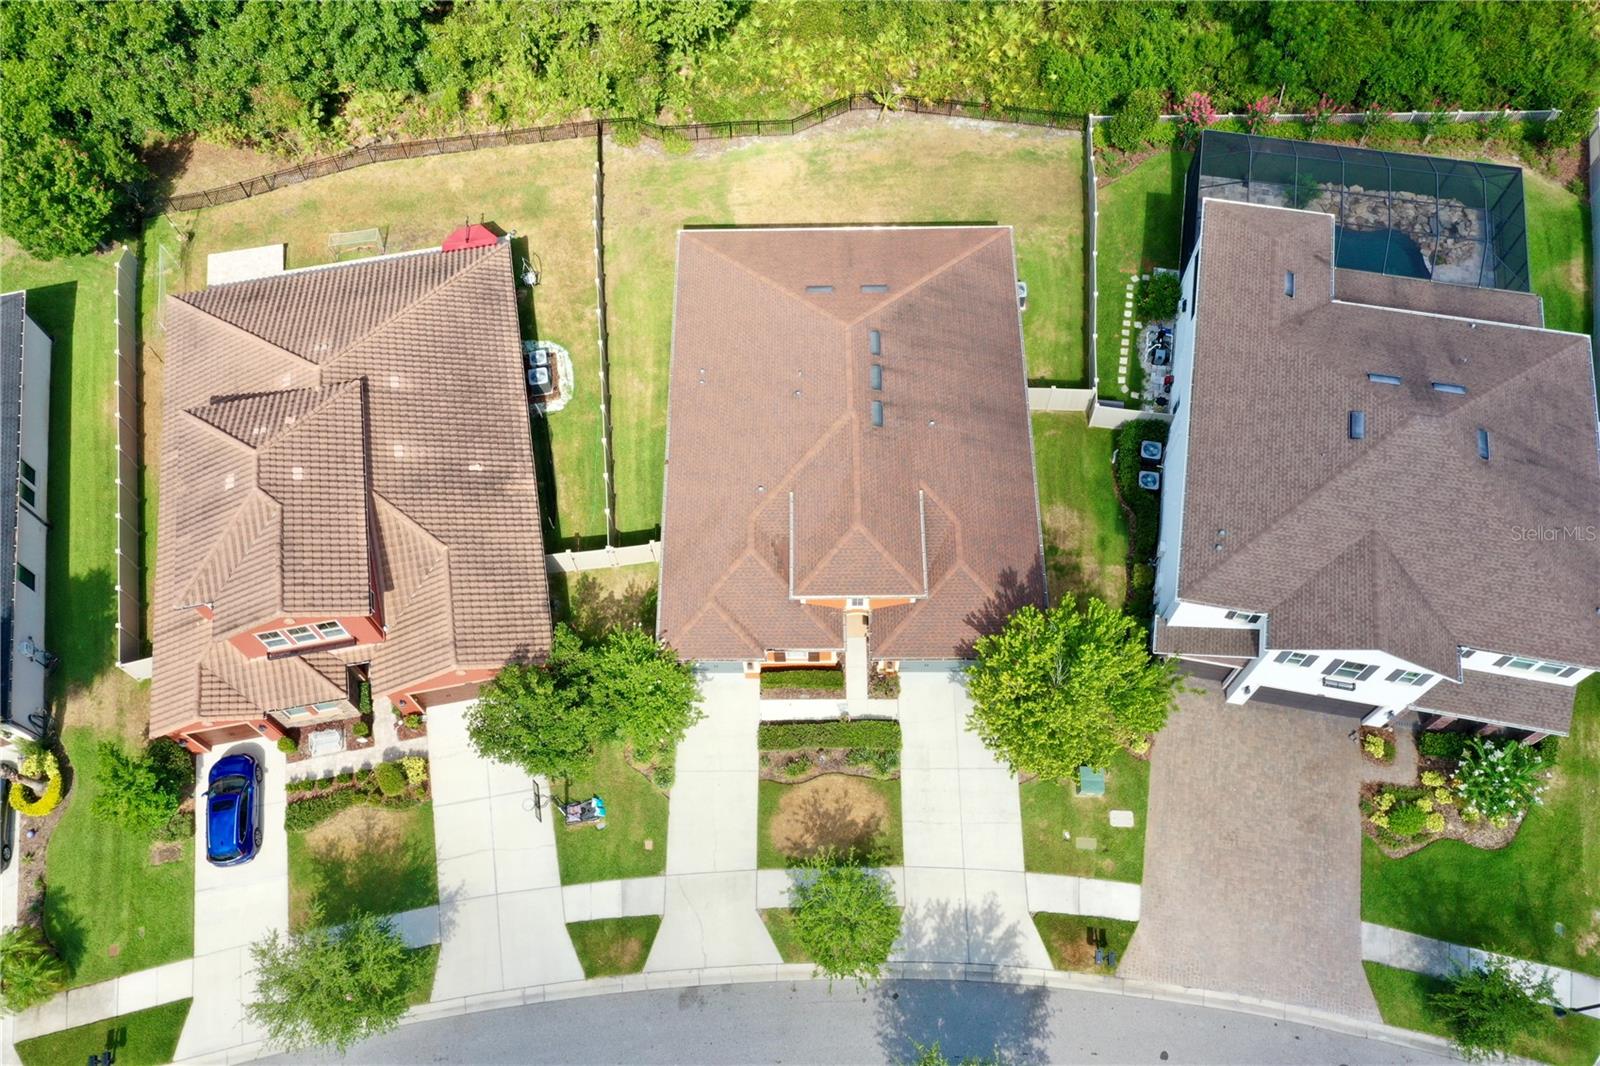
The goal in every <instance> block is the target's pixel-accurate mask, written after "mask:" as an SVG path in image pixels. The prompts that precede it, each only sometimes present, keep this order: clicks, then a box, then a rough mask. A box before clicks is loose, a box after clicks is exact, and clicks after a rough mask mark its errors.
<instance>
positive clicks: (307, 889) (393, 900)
mask: <svg viewBox="0 0 1600 1066" xmlns="http://www.w3.org/2000/svg"><path fill="white" fill-rule="evenodd" d="M438 902H439V878H438V872H437V858H436V856H435V853H434V847H433V804H431V803H420V804H418V805H417V806H415V807H408V808H405V809H404V810H390V809H387V808H380V807H375V806H371V805H369V804H360V803H358V804H356V805H355V806H353V807H348V808H346V809H345V810H342V811H340V812H339V813H338V814H335V815H333V816H332V817H331V818H328V819H327V820H325V821H323V822H320V823H319V824H317V825H316V826H315V827H313V828H312V829H310V830H307V831H305V832H298V833H290V834H289V928H290V929H291V930H293V931H295V932H299V931H300V930H302V929H305V928H307V927H309V926H310V925H312V924H313V922H312V917H313V915H314V913H316V912H317V911H318V910H320V912H321V923H320V924H325V925H342V924H343V923H345V922H348V921H350V920H351V919H352V918H354V917H356V915H358V914H363V913H370V914H399V913H400V912H401V911H409V910H415V909H416V908H418V907H428V906H431V905H433V904H435V903H438Z"/></svg>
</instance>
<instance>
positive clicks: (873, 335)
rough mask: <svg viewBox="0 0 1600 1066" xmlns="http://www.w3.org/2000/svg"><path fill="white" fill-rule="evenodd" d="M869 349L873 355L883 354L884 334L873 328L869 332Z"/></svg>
mask: <svg viewBox="0 0 1600 1066" xmlns="http://www.w3.org/2000/svg"><path fill="white" fill-rule="evenodd" d="M867 351H869V352H871V353H872V354H873V355H882V354H883V334H882V333H879V332H878V331H877V330H872V331H871V332H869V333H868V334H867Z"/></svg>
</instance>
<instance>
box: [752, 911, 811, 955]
mask: <svg viewBox="0 0 1600 1066" xmlns="http://www.w3.org/2000/svg"><path fill="white" fill-rule="evenodd" d="M761 921H762V922H763V923H765V925H766V927H767V935H768V936H770V937H772V943H773V946H774V947H776V948H777V949H778V955H779V956H780V957H782V959H783V961H784V962H811V961H812V959H811V953H810V952H809V951H807V950H806V949H805V946H804V945H802V944H801V943H800V936H799V934H798V933H797V932H795V928H794V911H792V910H790V909H789V908H788V907H774V908H772V909H770V910H764V911H762V912H761Z"/></svg>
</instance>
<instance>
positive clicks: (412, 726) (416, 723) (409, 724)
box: [400, 711, 422, 733]
mask: <svg viewBox="0 0 1600 1066" xmlns="http://www.w3.org/2000/svg"><path fill="white" fill-rule="evenodd" d="M400 723H401V724H402V725H404V726H405V727H406V728H407V729H409V730H411V731H412V732H413V733H416V732H418V731H420V730H421V729H422V715H420V714H417V713H416V712H415V711H413V712H411V713H410V714H408V715H406V716H405V717H403V718H401V719H400Z"/></svg>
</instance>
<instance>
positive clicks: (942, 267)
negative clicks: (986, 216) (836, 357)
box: [845, 226, 1007, 326]
mask: <svg viewBox="0 0 1600 1066" xmlns="http://www.w3.org/2000/svg"><path fill="white" fill-rule="evenodd" d="M929 228H932V229H943V228H944V227H942V226H934V227H929ZM993 228H994V232H993V233H991V234H989V236H988V238H987V239H986V240H983V241H980V242H979V243H977V244H975V245H973V246H972V247H971V248H967V249H965V250H964V251H962V252H959V253H957V254H956V255H953V256H951V257H950V258H949V259H947V260H945V261H944V262H943V263H941V264H939V265H938V266H937V267H935V268H934V269H932V270H930V271H928V272H927V273H926V274H924V275H922V277H920V278H918V279H917V280H916V281H913V282H912V283H911V284H910V285H907V286H906V287H905V288H903V289H901V290H900V291H899V292H897V293H894V294H893V295H892V296H890V297H889V298H888V299H887V300H885V301H883V302H882V303H880V304H877V305H876V306H874V307H873V308H872V309H871V310H870V311H863V312H861V313H860V314H859V315H857V316H856V317H855V318H852V319H851V320H850V321H849V322H847V323H845V324H846V325H847V326H854V325H855V324H856V323H858V322H860V321H861V320H862V319H864V318H866V317H867V316H868V315H873V314H880V313H882V312H883V311H885V310H886V309H888V308H890V307H893V306H894V305H895V304H897V303H899V302H900V301H901V300H903V299H905V298H906V297H907V296H910V295H911V294H912V293H914V292H916V291H917V290H918V289H920V288H922V286H924V285H926V284H927V283H928V282H930V281H932V280H933V279H934V278H936V277H938V276H939V275H940V274H943V273H944V272H945V271H947V270H949V269H950V268H951V267H953V266H955V265H956V264H957V263H959V262H961V261H962V260H964V259H970V258H971V257H972V256H974V255H977V254H978V253H979V252H981V251H983V250H984V249H985V248H987V247H989V245H991V244H993V243H994V242H995V241H997V240H999V239H1000V235H1001V233H1003V232H1004V231H1005V230H1006V228H1007V227H1004V226H995V227H993Z"/></svg>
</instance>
